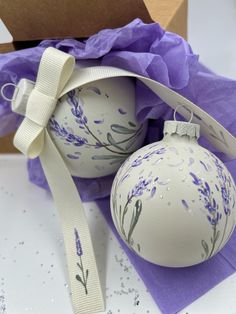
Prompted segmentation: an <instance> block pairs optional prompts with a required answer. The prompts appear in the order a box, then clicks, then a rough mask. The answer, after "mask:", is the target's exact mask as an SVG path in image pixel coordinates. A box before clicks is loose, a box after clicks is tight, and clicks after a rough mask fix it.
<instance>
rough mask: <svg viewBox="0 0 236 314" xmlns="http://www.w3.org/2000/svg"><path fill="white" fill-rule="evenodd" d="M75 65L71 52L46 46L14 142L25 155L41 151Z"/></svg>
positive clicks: (31, 155)
mask: <svg viewBox="0 0 236 314" xmlns="http://www.w3.org/2000/svg"><path fill="white" fill-rule="evenodd" d="M74 65H75V60H74V57H72V56H71V55H68V54H65V53H63V52H61V51H59V50H57V49H54V48H48V49H46V50H45V52H44V54H43V56H42V59H41V62H40V67H39V71H38V76H37V80H36V83H35V87H34V89H33V91H32V92H31V94H30V96H29V99H28V102H27V107H26V113H25V119H24V120H23V122H22V123H21V125H20V127H19V129H18V131H17V133H16V135H15V138H14V145H15V146H16V147H17V148H18V149H19V150H20V151H21V152H22V153H24V154H25V155H26V156H28V157H30V158H35V157H37V156H39V155H40V153H41V152H42V150H43V147H44V133H45V131H46V126H47V124H48V121H49V119H50V117H51V115H52V113H53V112H54V110H55V107H56V104H57V99H58V97H59V95H60V94H61V92H62V90H63V88H64V87H65V85H66V83H67V82H68V80H69V78H70V77H71V74H72V72H73V69H74Z"/></svg>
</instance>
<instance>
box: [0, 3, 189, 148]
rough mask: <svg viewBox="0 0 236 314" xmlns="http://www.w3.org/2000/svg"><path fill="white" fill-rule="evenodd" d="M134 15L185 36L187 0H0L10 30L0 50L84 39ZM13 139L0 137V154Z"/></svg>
mask: <svg viewBox="0 0 236 314" xmlns="http://www.w3.org/2000/svg"><path fill="white" fill-rule="evenodd" d="M137 17H138V18H140V19H142V20H143V21H144V22H146V23H151V22H153V21H154V22H158V23H159V24H160V25H161V26H162V27H163V28H164V29H166V30H168V31H172V32H175V33H178V34H179V35H181V36H182V37H184V38H186V37H187V0H116V1H110V0H93V1H92V2H91V1H90V2H88V1H86V0H79V1H75V0H42V1H38V0H31V1H28V0H11V1H8V0H0V19H1V20H2V22H3V23H4V25H5V27H6V29H7V30H8V31H9V41H8V42H5V43H4V44H3V43H2V44H0V53H3V52H8V51H13V50H18V49H22V48H25V47H32V46H35V45H36V44H37V42H38V41H40V40H43V39H47V38H80V39H81V38H87V37H89V36H91V35H93V34H95V33H97V32H99V31H100V30H102V29H105V28H116V27H122V26H124V25H125V24H127V23H129V22H130V21H132V20H133V19H135V18H137ZM0 37H1V26H0ZM0 39H1V38H0ZM11 39H12V40H11ZM10 41H11V42H10ZM1 42H3V41H1V40H0V43H1ZM12 138H13V135H12V134H11V135H9V136H7V137H5V138H1V139H0V153H2V152H15V151H16V150H15V149H14V147H13V146H12V144H11V143H12Z"/></svg>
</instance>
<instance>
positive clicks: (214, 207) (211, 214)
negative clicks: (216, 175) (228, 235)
mask: <svg viewBox="0 0 236 314" xmlns="http://www.w3.org/2000/svg"><path fill="white" fill-rule="evenodd" d="M190 175H191V176H192V178H193V181H192V182H193V183H194V184H195V185H196V186H198V191H199V192H200V199H202V198H203V201H204V207H205V209H206V210H207V211H208V215H207V219H208V221H209V223H210V224H211V226H212V229H213V234H212V237H211V243H212V247H211V250H209V246H208V244H207V242H206V241H205V240H202V242H201V244H202V247H203V249H204V252H205V258H206V259H207V258H210V257H211V256H212V255H213V253H214V250H215V246H216V242H217V240H218V239H219V236H220V231H219V230H217V225H218V223H219V220H220V219H221V217H222V215H221V213H219V211H218V209H219V205H218V204H217V203H216V200H215V199H214V198H213V197H212V193H211V189H210V186H209V184H208V183H207V182H204V181H203V180H202V179H200V178H198V177H197V176H196V175H195V174H194V173H192V172H190Z"/></svg>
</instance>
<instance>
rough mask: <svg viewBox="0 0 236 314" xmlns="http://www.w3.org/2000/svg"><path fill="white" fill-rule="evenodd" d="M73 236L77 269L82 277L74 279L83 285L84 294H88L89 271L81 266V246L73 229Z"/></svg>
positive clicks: (78, 276) (76, 231)
mask: <svg viewBox="0 0 236 314" xmlns="http://www.w3.org/2000/svg"><path fill="white" fill-rule="evenodd" d="M74 235H75V245H76V254H77V255H78V257H79V262H78V263H77V266H78V267H79V269H80V271H81V275H82V276H80V275H79V274H77V275H76V279H77V280H78V281H79V282H80V283H81V284H82V285H83V287H84V291H85V293H86V294H88V288H87V283H88V276H89V270H88V269H86V270H85V269H84V266H83V260H82V255H83V249H82V246H81V242H80V238H79V233H78V230H77V229H76V228H75V229H74Z"/></svg>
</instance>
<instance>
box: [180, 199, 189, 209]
mask: <svg viewBox="0 0 236 314" xmlns="http://www.w3.org/2000/svg"><path fill="white" fill-rule="evenodd" d="M181 202H182V204H183V205H184V207H185V208H186V209H189V206H188V203H187V202H186V201H185V200H181Z"/></svg>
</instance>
